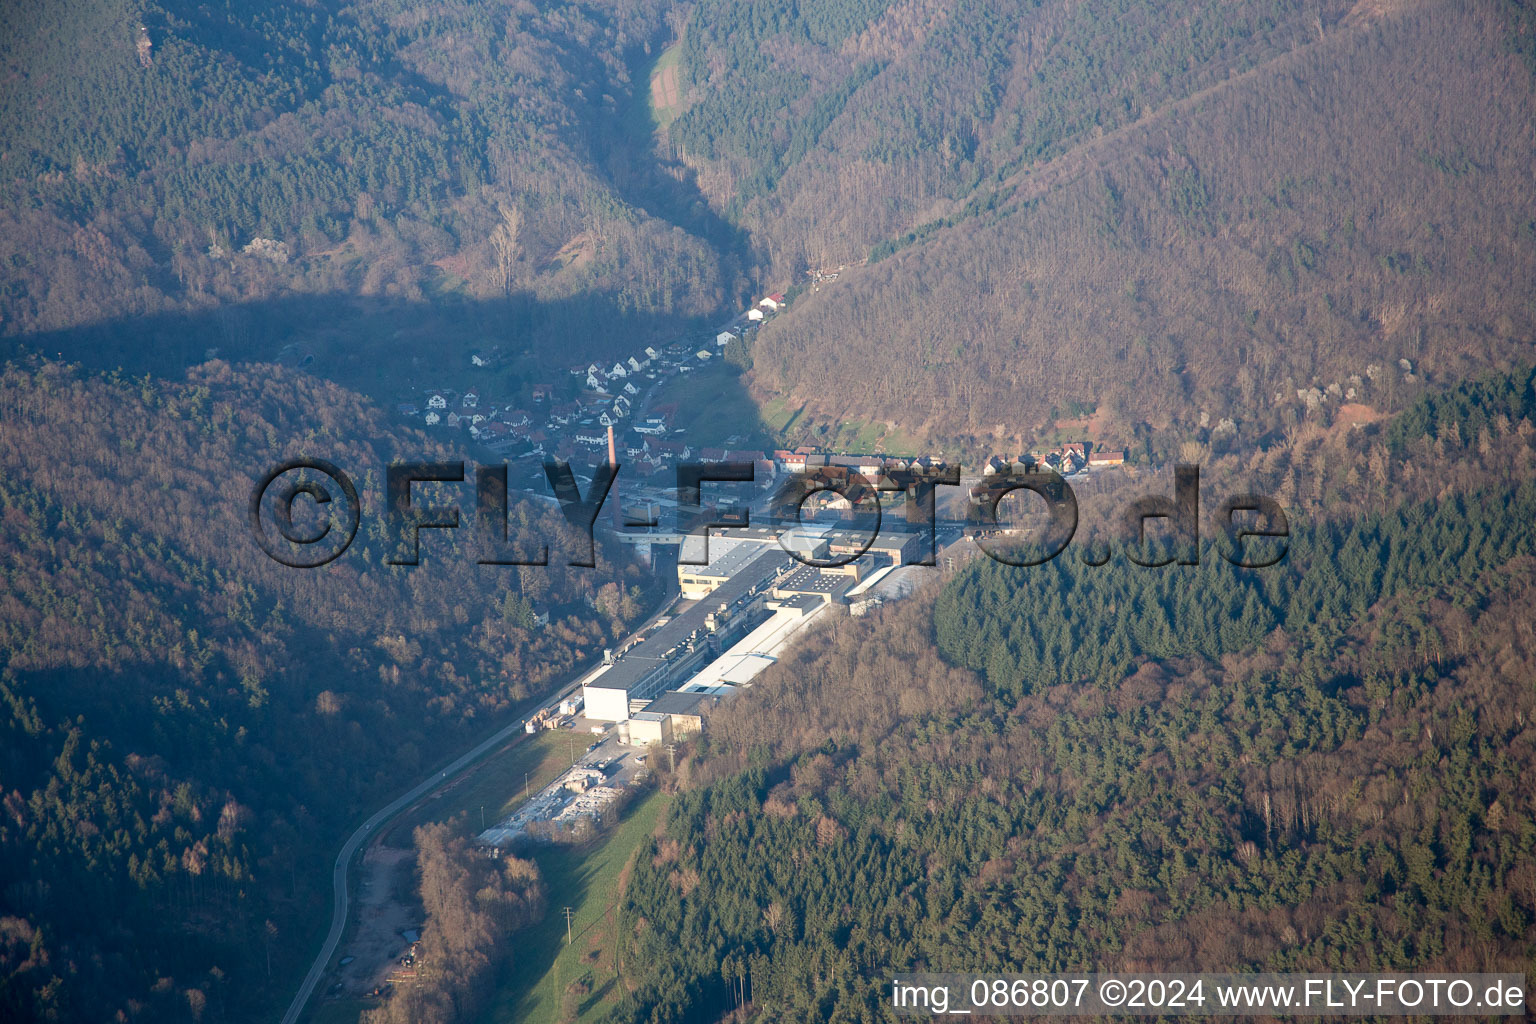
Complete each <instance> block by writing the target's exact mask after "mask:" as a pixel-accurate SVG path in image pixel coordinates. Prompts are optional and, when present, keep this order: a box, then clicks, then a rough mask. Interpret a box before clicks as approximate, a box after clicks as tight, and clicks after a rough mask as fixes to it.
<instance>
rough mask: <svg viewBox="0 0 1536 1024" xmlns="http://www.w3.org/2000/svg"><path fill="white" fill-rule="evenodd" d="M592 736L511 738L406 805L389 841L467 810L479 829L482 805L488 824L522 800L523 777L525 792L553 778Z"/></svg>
mask: <svg viewBox="0 0 1536 1024" xmlns="http://www.w3.org/2000/svg"><path fill="white" fill-rule="evenodd" d="M593 738H594V737H592V736H588V735H587V734H585V733H575V732H571V731H570V730H567V729H552V730H544V731H541V732H539V733H537V734H535V735H533V736H521V735H520V736H518V737H517V738H516V739H515V740H513V741H511V743H510V744H509V745H508V746H507V747H505V748H503V749H502V750H499V751H497V752H496V753H494V754H492V755H491V756H490V757H487V758H486V759H485V760H484V761H482V762H481V763H480V764H479V766H477V767H475V768H473V769H471V770H470V771H469V772H468V773H466V774H465V775H464V776H463V777H462V778H460V779H459V780H458V781H457V782H455V783H454V784H452V785H451V786H448V787H447V788H445V789H442V790H439V791H438V792H437V793H435V794H433V795H432V796H430V797H428V798H427V799H425V800H423V801H422V802H421V803H419V804H417V805H416V806H415V807H412V808H410V809H408V810H407V811H406V812H405V813H404V814H402V815H401V816H400V817H399V818H398V819H396V821H395V824H394V825H392V826H390V833H389V842H391V843H392V844H394V845H396V846H408V845H410V842H411V830H412V829H414V828H415V827H416V826H418V825H424V824H426V823H427V822H431V821H447V820H448V819H449V818H452V817H453V816H454V815H456V814H461V813H462V814H465V815H467V819H466V820H467V821H468V825H469V828H470V829H471V830H473V831H475V832H478V831H480V820H481V818H480V815H481V808H484V814H485V823H486V824H487V825H493V824H495V823H496V822H497V821H499V820H500V819H502V818H504V817H506V816H507V815H508V814H511V813H512V810H513V809H514V808H515V807H516V806H517V805H518V804H520V803H522V802H523V784H524V783H523V779H524V775H525V774H526V776H527V785H528V792H529V793H537V792H538V791H539V790H540V789H542V788H544V787H545V786H547V785H548V784H549V783H550V782H552V781H554V778H555V776H557V775H559V774H560V773H561V772H563V771H565V770H566V769H567V768H569V767H570V766H571V755H572V751H573V750H574V751H575V754H576V755H577V756H580V755H581V754H582V753H583V752H584V751H585V750H586V749H587V744H588V743H591V742H592V740H593Z"/></svg>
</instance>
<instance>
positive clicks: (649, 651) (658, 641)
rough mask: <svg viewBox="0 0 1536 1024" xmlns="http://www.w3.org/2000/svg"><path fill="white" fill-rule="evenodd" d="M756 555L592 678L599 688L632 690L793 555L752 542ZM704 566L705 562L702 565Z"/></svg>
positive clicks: (701, 635) (771, 577)
mask: <svg viewBox="0 0 1536 1024" xmlns="http://www.w3.org/2000/svg"><path fill="white" fill-rule="evenodd" d="M749 550H750V551H751V554H752V555H753V556H754V557H753V558H752V559H751V560H750V561H748V562H747V563H746V564H745V565H744V566H743V567H742V568H741V569H740V570H738V571H737V572H736V573H735V574H734V575H733V576H731V578H730V579H728V580H726V581H725V582H724V583H722V584H721V585H720V586H718V587H716V588H715V591H714V593H712V594H708V595H706V596H704V597H701V598H699V599H698V600H697V601H694V602H692V603H691V604H690V605H689V606H688V607H687V608H686V609H684V610H683V611H682V612H679V613H678V614H677V615H674V616H672V618H671V619H669V620H667V622H666V624H664V625H662V626H660V627H658V628H657V629H656V630H655V631H654V632H653V633H651V635H650V636H648V637H646V638H645V639H644V640H641V641H640V642H639V643H638V644H636V645H635V646H633V647H631V648H630V649H629V650H628V651H626V652H625V653H624V654H623V655H621V656H620V657H619V659H618V661H616V662H614V664H613V667H612V668H610V669H609V670H608V671H607V672H604V673H603V674H602V675H600V676H598V677H597V678H596V679H594V680H593V681H592V683H591V684H590V685H591V688H592V689H596V690H632V689H634V688H635V687H636V686H637V685H638V684H639V683H640V681H641V680H642V679H643V678H644V677H645V676H646V675H648V674H649V673H650V672H651V670H653V669H655V668H656V667H657V666H659V665H661V664H663V663H665V662H666V660H667V658H666V655H667V653H668V652H669V651H671V650H673V649H674V648H676V647H678V646H680V645H681V644H683V643H685V642H686V641H687V640H688V638H689V637H692V636H694V635H695V634H697V636H698V638H699V639H700V640H702V639H703V638H704V637H705V636H706V635H708V632H709V630H708V627H707V626H706V625H705V619H707V618H708V617H709V615H710V613H711V612H713V611H714V610H715V609H717V608H719V607H720V606H721V605H722V604H730V603H732V602H734V601H736V600H737V599H739V598H741V597H744V596H745V595H746V594H748V593H750V592H751V591H752V589H753V588H754V587H756V586H757V585H759V584H762V583H767V582H770V581H771V580H772V579H773V577H774V576H775V575H776V574H777V572H778V570H779V569H780V568H781V567H782V566H783V565H784V564H785V563H787V562H789V560H790V558H789V556H788V555H786V554H785V553H784V552H783V551H780V550H779V549H778V548H777V547H770V548H764V547H761V546H758V545H752V546H751V548H750V549H749ZM700 568H702V566H701V567H700Z"/></svg>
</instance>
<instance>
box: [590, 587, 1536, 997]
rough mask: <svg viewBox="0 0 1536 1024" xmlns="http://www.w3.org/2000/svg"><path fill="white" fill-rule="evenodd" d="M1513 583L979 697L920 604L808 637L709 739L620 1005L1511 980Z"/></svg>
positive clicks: (1526, 943) (646, 896)
mask: <svg viewBox="0 0 1536 1024" xmlns="http://www.w3.org/2000/svg"><path fill="white" fill-rule="evenodd" d="M1533 566H1536V562H1533V561H1532V560H1531V559H1530V558H1528V557H1524V558H1520V559H1516V560H1515V561H1514V562H1512V563H1510V564H1509V565H1508V566H1504V567H1490V568H1489V570H1488V572H1487V573H1486V574H1485V578H1484V581H1483V584H1482V586H1481V587H1480V588H1479V593H1480V595H1481V597H1480V599H1479V600H1475V601H1466V600H1465V599H1463V598H1462V597H1461V596H1459V595H1456V596H1453V597H1452V598H1451V599H1450V600H1444V599H1441V598H1439V597H1437V596H1435V592H1434V591H1433V590H1421V591H1417V592H1415V593H1413V594H1412V595H1411V596H1410V595H1403V596H1402V597H1400V598H1399V599H1397V600H1396V601H1391V602H1383V603H1382V604H1381V605H1378V606H1377V611H1376V612H1373V613H1372V614H1371V615H1368V616H1366V617H1364V618H1357V619H1355V620H1352V621H1343V622H1340V623H1338V625H1339V626H1340V627H1341V631H1340V632H1338V633H1337V634H1336V635H1334V636H1333V638H1332V642H1331V643H1328V644H1318V645H1303V644H1297V643H1296V642H1295V638H1292V637H1290V636H1289V635H1288V634H1287V633H1285V632H1283V631H1277V632H1276V633H1274V634H1272V635H1270V636H1269V637H1266V638H1265V639H1264V641H1263V642H1261V643H1259V644H1257V645H1252V646H1250V647H1248V648H1246V649H1245V650H1243V651H1242V652H1229V653H1227V654H1226V655H1224V656H1223V657H1222V658H1220V660H1216V659H1210V658H1200V657H1191V658H1176V659H1168V660H1162V661H1145V662H1143V663H1142V664H1141V665H1140V667H1139V668H1138V669H1137V670H1136V671H1135V672H1133V673H1131V674H1129V675H1125V676H1121V677H1120V678H1118V679H1116V680H1114V681H1113V682H1111V683H1109V684H1107V685H1099V686H1086V687H1084V686H1081V685H1055V686H1049V687H1045V688H1042V689H1041V690H1039V691H1036V692H1033V693H1030V694H1026V695H1023V696H1019V697H1013V696H1011V695H1009V696H1007V697H1005V698H1002V699H998V698H995V697H994V696H993V695H991V694H990V693H987V692H984V691H982V690H981V689H980V688H979V687H978V686H977V684H976V682H975V681H974V680H972V679H970V677H969V676H968V675H967V674H966V673H963V672H959V670H956V669H954V668H951V667H948V666H946V665H944V663H943V661H942V660H941V659H940V658H939V657H938V655H937V654H936V652H935V651H934V650H933V643H932V633H931V625H930V624H929V621H928V616H929V615H930V614H931V606H930V605H929V604H928V601H927V600H926V599H922V598H918V599H913V603H911V604H909V605H906V606H905V607H903V606H897V607H895V608H893V609H891V610H889V611H886V612H883V613H882V614H880V615H879V616H878V617H877V618H876V620H875V621H873V622H870V623H855V622H851V621H845V622H842V623H838V624H835V625H834V626H831V627H829V628H827V629H824V630H822V631H820V632H819V633H817V634H815V635H813V636H812V637H810V638H808V639H807V640H806V641H805V642H804V643H803V644H802V645H800V646H799V647H797V649H796V650H795V651H794V652H793V654H791V655H790V656H789V657H787V658H786V659H785V660H784V663H783V664H782V666H780V667H777V668H775V669H774V670H772V671H771V673H770V674H765V677H764V678H763V679H762V680H761V681H760V682H759V683H758V684H757V685H756V686H754V688H753V690H752V691H751V692H750V693H749V694H747V695H744V696H743V697H742V698H740V699H738V701H737V702H736V703H735V704H734V705H732V706H730V707H728V708H727V709H725V710H724V711H723V712H722V713H720V714H718V715H717V716H716V717H715V718H714V719H713V720H712V723H711V726H712V728H711V732H710V734H709V737H708V740H707V743H706V745H705V747H704V748H703V749H702V750H701V751H700V753H699V754H698V755H697V760H698V762H699V763H698V764H697V765H696V766H695V767H694V768H693V769H692V771H693V774H694V779H695V788H693V789H692V790H691V791H689V792H686V793H685V794H683V795H682V796H681V797H680V798H679V799H678V801H677V803H676V804H674V807H673V810H672V813H671V814H670V815H669V820H668V823H667V827H666V832H665V834H664V835H662V836H660V837H659V838H658V839H656V840H655V842H654V843H653V845H652V846H651V847H650V848H649V849H648V850H645V851H643V852H642V855H641V857H640V858H639V859H638V860H637V862H636V866H635V874H634V877H633V879H632V881H631V884H630V887H629V889H628V890H627V892H626V903H625V918H624V920H625V928H624V931H623V935H624V941H625V942H626V943H627V947H626V953H627V954H628V955H627V956H626V957H625V960H626V962H627V963H629V964H630V965H632V966H631V968H630V974H629V976H628V977H627V978H626V981H627V982H628V983H629V984H630V985H631V986H632V987H633V992H634V994H633V999H632V1001H631V1003H630V1004H629V1005H628V1006H627V1007H626V1008H625V1009H624V1010H623V1011H622V1012H620V1013H618V1014H616V1015H615V1017H616V1019H622V1020H633V1021H652V1022H661V1021H707V1020H715V1019H718V1018H719V1017H720V1016H721V1015H722V1014H723V1013H725V1012H727V1011H729V1010H731V1009H733V1008H735V1007H738V1006H745V1010H746V1014H747V1016H748V1017H750V1019H753V1020H758V1021H785V1022H788V1021H793V1020H806V1019H823V1020H834V1019H835V1020H849V1021H866V1020H868V1021H872V1020H886V1019H891V1018H890V1010H889V1006H888V1000H887V993H886V992H885V985H886V984H887V983H888V982H887V979H888V978H889V977H890V976H891V972H900V971H909V970H936V971H946V970H947V971H968V972H974V971H1009V972H1017V971H1025V972H1029V971H1041V972H1044V971H1065V970H1084V969H1088V970H1094V969H1097V970H1123V971H1172V970H1199V969H1204V970H1216V969H1220V970H1249V969H1251V970H1335V971H1337V970H1397V971H1412V970H1429V969H1444V970H1455V969H1463V970H1470V969H1499V970H1510V971H1529V970H1530V966H1531V964H1532V963H1533V962H1536V885H1533V883H1536V874H1533V873H1532V867H1531V865H1532V864H1533V863H1536V861H1533V859H1532V858H1533V855H1536V829H1533V827H1532V824H1531V823H1532V821H1533V814H1536V805H1533V803H1532V800H1531V797H1530V794H1529V786H1528V785H1527V784H1526V783H1527V780H1528V778H1529V776H1530V773H1531V771H1532V770H1533V769H1532V765H1533V764H1536V761H1533V758H1536V734H1533V731H1532V726H1531V721H1532V718H1531V716H1532V713H1533V711H1536V705H1533V704H1532V694H1531V691H1530V688H1529V685H1528V680H1529V678H1530V675H1531V673H1532V672H1533V671H1536V662H1533V658H1536V646H1533V640H1532V637H1531V635H1530V631H1529V629H1527V628H1525V627H1524V626H1523V625H1522V621H1523V619H1522V617H1521V616H1520V614H1519V611H1518V609H1520V608H1522V607H1523V606H1524V604H1525V603H1526V602H1528V601H1529V600H1531V598H1532V596H1533V590H1532V586H1533V579H1536V575H1533ZM1119 614H1126V613H1125V612H1124V611H1123V610H1122V611H1121V612H1120V613H1119ZM1144 614H1148V615H1156V614H1157V613H1156V612H1155V611H1151V610H1148V611H1147V612H1145V613H1144ZM1394 628H1401V629H1405V630H1413V631H1418V632H1419V633H1420V634H1421V635H1435V636H1437V637H1440V638H1441V639H1442V643H1441V646H1439V647H1438V648H1432V647H1427V646H1419V645H1418V644H1415V643H1397V642H1386V643H1384V642H1383V638H1382V636H1381V635H1380V634H1381V633H1382V632H1383V631H1390V630H1392V629H1394ZM690 763H692V762H690Z"/></svg>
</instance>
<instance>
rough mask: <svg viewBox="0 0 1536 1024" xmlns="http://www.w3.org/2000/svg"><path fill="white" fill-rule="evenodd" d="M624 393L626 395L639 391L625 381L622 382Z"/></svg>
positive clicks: (636, 393)
mask: <svg viewBox="0 0 1536 1024" xmlns="http://www.w3.org/2000/svg"><path fill="white" fill-rule="evenodd" d="M624 393H625V394H626V395H638V394H639V393H640V389H639V388H637V387H635V386H634V385H633V384H630V383H629V382H627V381H626V382H625V384H624Z"/></svg>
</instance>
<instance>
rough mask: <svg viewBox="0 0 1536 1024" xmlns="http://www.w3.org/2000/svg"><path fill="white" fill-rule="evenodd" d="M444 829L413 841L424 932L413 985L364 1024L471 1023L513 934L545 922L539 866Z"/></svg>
mask: <svg viewBox="0 0 1536 1024" xmlns="http://www.w3.org/2000/svg"><path fill="white" fill-rule="evenodd" d="M462 832H463V829H462V828H458V827H456V826H455V825H454V824H450V823H447V822H444V823H440V824H436V825H423V826H421V827H419V828H417V829H416V831H415V833H414V837H415V842H416V872H417V875H418V878H419V891H420V893H421V903H422V908H423V910H424V911H425V913H426V925H425V926H424V927H423V929H422V933H421V945H420V947H419V949H418V952H417V955H416V959H417V963H416V965H415V966H416V970H417V979H416V980H415V982H414V983H411V982H407V983H402V984H401V985H400V986H398V987H397V988H396V989H395V990H394V991H393V992H392V993H391V994H390V996H389V998H388V999H387V1000H386V1001H385V1003H384V1005H383V1006H382V1007H380V1008H379V1009H376V1010H370V1011H368V1012H367V1013H366V1014H364V1017H363V1019H364V1021H365V1024H454V1022H456V1021H468V1020H475V1019H477V1017H478V1014H479V1013H480V1012H481V1011H482V1010H483V1009H484V1008H485V1005H486V1002H487V1001H488V999H489V997H490V996H491V995H492V993H493V992H494V990H495V982H496V976H497V973H498V972H499V971H500V970H502V969H503V968H504V967H505V963H504V961H505V959H506V956H507V953H508V948H509V946H510V945H511V941H510V940H511V936H512V933H513V932H515V931H517V930H518V929H521V928H526V927H528V926H529V925H530V924H533V923H535V922H537V921H538V920H539V919H540V918H542V917H543V916H544V912H545V905H546V896H547V894H546V893H545V891H544V883H543V881H542V879H541V878H540V875H539V868H538V865H537V864H535V863H534V862H533V861H531V860H520V859H518V858H517V857H511V856H502V857H496V858H492V857H489V856H487V855H486V854H487V851H485V850H483V849H481V848H479V847H477V846H476V845H475V844H474V842H473V841H472V840H471V839H469V838H466V837H465V836H464V835H462V834H461V833H462Z"/></svg>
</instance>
